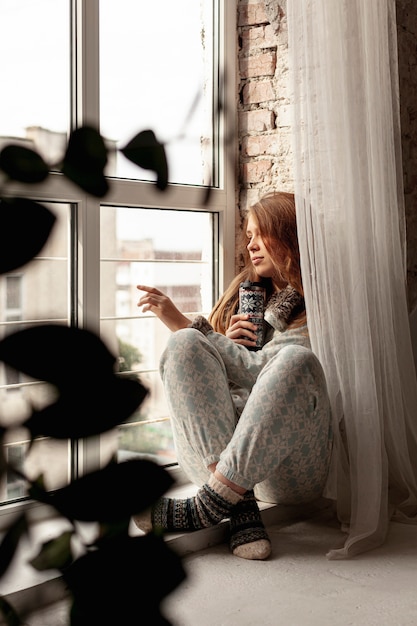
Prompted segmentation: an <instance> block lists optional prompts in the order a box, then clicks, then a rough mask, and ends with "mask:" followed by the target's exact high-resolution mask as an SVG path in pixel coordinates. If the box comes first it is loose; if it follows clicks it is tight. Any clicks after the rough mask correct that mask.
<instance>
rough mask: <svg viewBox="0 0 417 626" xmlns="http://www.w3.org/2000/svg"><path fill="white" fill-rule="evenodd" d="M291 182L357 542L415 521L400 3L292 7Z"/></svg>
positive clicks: (349, 548) (334, 492)
mask: <svg viewBox="0 0 417 626" xmlns="http://www.w3.org/2000/svg"><path fill="white" fill-rule="evenodd" d="M287 11H288V15H287V18H288V35H289V59H290V74H291V77H292V81H293V82H292V84H291V91H292V92H293V109H294V119H293V138H294V146H293V148H294V173H295V175H294V178H295V194H296V203H297V221H298V233H299V240H300V251H301V266H302V274H303V282H304V289H305V299H306V307H307V315H308V321H309V328H310V334H311V341H312V347H313V350H314V351H315V352H316V354H317V356H318V357H319V358H320V360H321V362H322V364H323V367H324V369H325V372H326V376H327V380H328V385H329V392H330V397H331V403H332V409H333V420H334V432H335V448H334V455H333V466H332V470H331V472H330V476H329V481H328V486H327V491H326V494H325V495H327V496H328V497H330V498H332V499H334V500H335V501H336V504H337V512H338V517H339V520H340V521H341V523H342V525H343V528H344V530H346V540H345V541H344V544H343V545H341V546H334V547H332V548H331V549H330V551H329V553H328V554H327V557H328V558H330V559H341V558H348V557H351V556H354V555H355V554H358V553H361V552H364V551H366V550H369V549H371V548H374V547H376V546H378V545H381V544H382V543H383V542H384V540H385V538H386V535H387V532H388V529H389V522H390V520H391V519H395V520H401V521H404V522H410V523H417V379H416V370H415V365H414V359H413V352H412V345H411V337H410V326H409V318H408V308H407V293H406V263H405V260H406V257H405V212H404V199H403V187H402V182H403V181H402V168H401V129H400V122H399V91H398V68H397V40H396V16H395V1H394V0H378V1H376V0H369V1H366V2H364V1H363V0H332V1H331V2H329V0H290V1H289V2H288V3H287Z"/></svg>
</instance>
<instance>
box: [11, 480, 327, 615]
mask: <svg viewBox="0 0 417 626" xmlns="http://www.w3.org/2000/svg"><path fill="white" fill-rule="evenodd" d="M175 476H176V485H177V486H176V487H175V488H173V489H171V490H170V491H169V492H168V494H169V495H175V496H177V497H188V496H190V495H193V494H194V493H195V492H196V491H197V487H196V486H195V485H191V484H189V483H185V482H183V481H182V479H181V477H179V476H178V474H175ZM177 478H178V480H177ZM258 504H259V508H260V510H261V514H262V519H263V522H264V524H265V526H271V525H272V524H277V523H279V522H282V521H285V520H290V519H296V518H299V517H300V515H302V516H303V517H304V516H309V515H311V514H312V513H314V512H317V506H316V505H312V506H311V507H310V506H303V507H302V508H300V507H286V506H281V505H275V504H268V503H263V502H259V503H258ZM323 506H327V505H326V504H324V505H323ZM319 508H322V506H321V505H319ZM66 528H69V525H68V522H66V521H65V520H63V519H49V520H44V521H40V522H36V523H34V524H33V526H32V527H31V538H30V544H29V541H28V540H27V539H23V540H21V542H20V544H19V547H18V551H17V554H16V555H15V558H14V560H13V563H12V565H11V566H10V567H9V569H8V571H7V573H6V574H5V576H4V577H3V579H2V580H1V581H0V595H1V596H4V597H5V599H6V600H7V601H9V602H10V603H11V604H12V606H13V607H15V609H16V610H17V611H20V610H21V609H22V608H23V607H25V606H31V607H33V606H36V607H42V606H46V605H48V604H51V603H53V602H57V601H59V600H61V599H62V598H64V597H65V596H66V595H67V590H66V588H65V585H64V583H63V582H62V580H61V577H60V574H59V572H56V573H53V572H51V571H46V572H39V571H37V570H35V569H34V568H33V567H32V566H31V565H30V563H29V562H30V560H31V559H32V558H33V557H34V556H35V555H36V554H37V552H38V550H39V547H40V546H41V545H42V543H44V542H45V541H48V540H50V539H52V538H53V537H56V536H57V535H58V534H59V533H60V532H62V531H63V530H65V529H66ZM84 532H85V537H86V538H88V537H89V534H90V536H91V538H93V537H94V536H95V525H86V526H85V529H83V535H84ZM129 532H130V534H131V535H132V536H135V535H141V534H143V533H142V531H140V530H139V529H138V528H137V527H136V525H135V524H134V522H133V520H132V521H131V525H130V528H129ZM226 532H227V523H226V520H225V522H222V523H220V524H218V525H217V526H213V527H211V528H206V529H203V530H200V531H195V532H192V533H178V534H172V535H167V537H166V540H167V541H169V543H170V546H171V547H172V549H173V550H175V552H176V553H177V554H179V555H180V556H186V555H187V554H191V553H193V552H197V551H199V550H203V549H205V548H209V547H211V546H214V545H217V544H219V543H223V542H224V541H225V539H226ZM3 624H5V622H3V621H2V619H1V616H0V626H3Z"/></svg>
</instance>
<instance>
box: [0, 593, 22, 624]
mask: <svg viewBox="0 0 417 626" xmlns="http://www.w3.org/2000/svg"><path fill="white" fill-rule="evenodd" d="M0 614H1V615H3V617H4V620H5V621H4V623H5V624H7V626H24V624H25V622H24V621H22V619H21V618H20V617H19V615H18V614H17V612H16V610H15V609H14V607H13V606H12V605H11V604H10V603H9V602H7V600H5V598H2V597H1V596H0Z"/></svg>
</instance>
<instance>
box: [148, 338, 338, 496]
mask: <svg viewBox="0 0 417 626" xmlns="http://www.w3.org/2000/svg"><path fill="white" fill-rule="evenodd" d="M160 373H161V377H162V380H163V383H164V387H165V393H166V397H167V401H168V406H169V409H170V413H171V418H172V426H173V433H174V442H175V447H176V451H177V456H178V463H179V464H180V466H181V468H182V469H183V471H184V472H185V474H186V475H187V477H188V478H189V480H191V482H193V483H194V484H196V485H198V486H201V485H202V484H204V483H206V482H207V480H208V477H209V470H208V469H207V468H208V466H209V465H211V464H213V463H217V469H218V471H219V472H220V473H221V474H222V475H223V476H225V477H226V478H228V479H229V480H230V481H232V482H234V483H235V484H237V485H239V486H240V487H243V488H246V489H252V488H254V489H255V495H256V497H257V498H258V499H259V500H262V501H265V502H274V503H281V504H299V503H302V502H309V501H312V500H314V499H315V498H317V497H319V496H320V495H321V494H322V491H323V489H324V486H325V482H326V479H327V473H328V468H329V462H330V455H331V414H330V405H329V399H328V394H327V387H326V382H325V378H324V374H323V370H322V367H321V365H320V363H319V361H318V360H317V358H316V356H315V355H314V354H313V352H312V351H311V350H310V349H309V348H307V347H305V346H303V345H298V344H296V343H286V344H284V345H280V344H277V343H276V342H275V341H274V339H272V340H271V342H269V343H268V344H266V346H264V348H263V349H262V350H260V351H258V352H251V351H249V350H247V349H246V348H244V347H243V346H238V345H237V344H235V343H234V342H233V341H231V340H230V339H227V338H226V337H224V336H223V335H220V334H218V333H214V332H213V333H209V335H208V336H205V335H204V334H203V333H201V332H200V331H198V330H196V329H193V328H187V329H183V330H180V331H177V332H176V333H173V334H172V335H171V337H170V339H169V341H168V344H167V347H166V349H165V352H164V354H163V355H162V358H161V364H160ZM236 387H239V388H240V389H241V390H242V391H243V392H244V393H245V403H244V406H243V409H241V408H239V406H238V404H237V403H236V401H235V396H234V394H233V393H232V389H234V388H236Z"/></svg>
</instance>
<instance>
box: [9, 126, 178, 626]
mask: <svg viewBox="0 0 417 626" xmlns="http://www.w3.org/2000/svg"><path fill="white" fill-rule="evenodd" d="M121 152H122V153H123V154H124V156H125V157H127V158H128V159H129V160H130V161H132V162H133V163H134V164H136V165H137V166H139V167H142V168H146V169H150V170H153V171H154V172H155V173H156V186H157V188H158V189H159V190H161V191H164V190H165V189H166V187H167V184H168V165H167V160H166V155H165V149H164V146H163V145H162V144H160V143H159V142H158V141H157V139H156V137H155V135H154V133H153V131H150V130H146V131H143V132H141V133H139V134H138V135H136V136H135V137H134V138H133V139H132V140H131V141H130V142H129V143H128V144H127V145H126V146H125V147H124V148H122V149H121ZM107 160H108V152H107V148H106V145H105V142H104V140H103V138H102V137H101V135H100V133H99V132H98V131H97V130H96V129H95V128H93V127H91V126H83V127H80V128H77V129H75V130H74V131H73V132H72V133H71V134H70V136H69V139H68V143H67V147H66V150H65V154H64V155H63V159H62V163H60V164H59V165H58V167H54V169H55V170H56V169H58V170H59V171H60V172H61V173H62V174H63V175H64V176H65V177H67V178H68V179H69V180H71V181H72V182H73V183H74V184H76V185H78V186H79V187H80V188H81V189H83V190H84V191H86V192H87V193H89V194H92V195H94V196H96V197H99V198H101V197H104V196H105V195H106V194H107V193H108V191H109V182H108V180H107V178H106V177H105V175H104V169H105V166H106V163H107ZM50 170H51V168H50V167H49V166H48V165H47V163H46V162H45V161H44V159H43V158H42V157H41V156H40V155H39V154H38V153H37V152H36V151H35V150H32V149H29V148H27V147H22V146H19V145H13V144H10V145H7V146H5V147H4V148H3V149H2V150H1V152H0V175H2V178H3V179H4V180H5V182H4V184H3V186H2V188H1V189H0V223H1V227H0V250H1V253H0V273H1V274H6V273H9V272H11V271H14V270H15V269H17V268H19V267H22V266H23V265H25V264H26V263H28V262H30V261H31V259H33V257H34V256H36V255H37V254H39V252H40V251H41V250H42V248H43V246H44V245H45V243H46V241H47V240H48V238H49V236H50V234H51V232H52V229H53V227H54V222H55V216H54V215H53V213H52V212H51V211H49V210H48V208H46V207H45V206H44V205H43V204H41V203H39V202H35V201H32V200H30V199H27V198H23V197H12V196H10V195H8V194H7V183H8V181H17V182H19V183H23V184H24V183H30V184H34V183H40V182H43V181H45V180H46V179H47V177H48V176H49V174H50ZM22 224H24V225H25V226H24V228H23V227H22ZM28 346H30V350H28ZM79 354H84V355H85V357H86V358H85V359H84V364H83V363H82V362H80V360H79V359H78V355H79ZM0 360H1V361H3V362H4V363H5V364H6V365H7V366H10V367H12V368H14V369H15V370H17V371H19V372H22V373H23V374H26V375H27V376H30V377H32V378H34V379H38V380H42V381H45V382H47V383H50V384H51V385H53V386H54V388H55V389H56V398H55V399H54V401H52V403H51V404H49V405H48V406H46V407H44V408H42V409H35V408H34V409H33V410H32V413H31V415H30V416H29V417H27V418H25V419H23V420H22V422H21V424H20V425H22V426H23V427H25V428H26V429H27V431H28V433H29V439H30V443H29V448H30V446H31V444H32V443H33V441H34V440H35V438H36V437H39V436H43V437H49V438H55V439H57V440H66V439H72V440H75V439H79V438H88V437H93V436H97V435H99V434H101V433H104V432H106V431H109V430H111V429H112V428H114V427H116V426H117V425H119V424H121V423H123V422H124V421H125V420H127V418H128V417H129V416H130V415H132V413H133V412H134V411H135V410H136V409H137V408H138V407H139V406H140V405H141V403H142V402H143V400H144V399H145V397H146V395H147V394H148V390H147V389H146V388H145V387H144V386H143V385H142V383H141V382H140V380H139V379H137V378H133V377H123V378H122V377H118V376H117V374H116V371H115V370H116V362H117V361H116V357H115V355H113V354H112V353H111V352H110V351H109V350H108V348H107V347H106V346H105V344H104V343H103V342H102V341H101V339H100V338H99V337H98V336H96V335H95V334H94V333H92V332H90V331H89V330H86V329H80V328H75V327H69V326H64V325H59V324H42V325H37V326H33V327H27V328H25V329H24V330H19V331H17V332H14V333H10V334H8V335H7V336H5V337H4V338H3V339H2V340H1V341H0ZM74 362H76V363H77V366H76V367H70V368H68V365H67V364H68V363H74ZM92 372H94V375H92ZM9 428H10V426H6V425H5V424H2V417H1V415H0V436H1V438H2V445H1V446H0V479H1V480H5V477H6V473H7V472H14V473H15V474H17V475H19V476H20V477H21V478H23V479H24V481H25V483H26V484H27V486H28V495H29V496H30V497H31V498H32V499H34V500H36V501H38V502H42V503H45V504H47V505H49V506H50V507H52V508H53V509H54V510H55V512H56V514H57V515H58V516H60V517H61V518H64V519H65V520H66V521H68V524H69V530H66V531H64V532H63V533H61V534H60V535H59V536H57V537H56V538H54V539H52V540H50V541H48V542H47V543H45V544H44V545H43V546H42V547H41V549H40V552H39V554H38V555H37V556H36V557H35V558H34V559H33V560H32V561H31V565H32V566H33V567H34V568H36V569H38V570H58V572H60V574H61V575H62V578H63V580H64V581H65V584H66V586H67V588H68V592H69V598H70V604H69V606H70V624H71V626H87V625H88V626H91V625H92V624H117V625H121V624H129V625H130V624H135V623H140V622H141V621H142V618H141V616H144V615H146V619H147V622H148V623H150V624H153V625H159V624H161V625H168V624H170V622H169V621H168V620H167V618H166V617H165V616H164V615H163V614H162V612H161V602H162V600H163V599H164V598H165V596H166V595H167V594H169V593H171V592H172V591H173V590H174V589H176V587H177V586H178V585H180V583H181V582H182V581H183V580H184V579H185V577H186V573H185V570H184V568H183V565H182V562H181V560H180V558H179V557H178V556H177V555H176V554H175V553H174V552H172V551H171V550H170V549H169V547H168V546H167V544H166V542H165V541H164V539H163V537H162V536H158V535H156V534H154V533H150V534H148V535H144V536H134V537H132V536H130V535H129V532H128V530H129V523H130V519H131V517H132V516H133V515H136V514H138V513H140V512H141V511H143V510H145V509H147V508H148V507H149V506H150V505H151V504H152V502H154V501H155V500H156V499H157V498H159V497H160V496H161V495H162V494H163V493H165V492H166V491H167V490H168V489H169V488H170V487H171V486H172V484H173V479H172V478H171V475H170V474H169V472H167V471H166V470H165V469H163V468H162V467H161V466H159V465H157V464H156V463H153V462H152V461H149V460H140V459H138V460H129V461H125V462H122V463H116V462H110V463H109V464H108V465H107V466H106V467H104V468H103V469H100V470H97V471H93V472H91V473H89V474H86V475H84V476H83V477H81V478H79V479H77V480H74V481H73V482H71V483H70V484H68V485H67V486H65V487H62V488H60V489H57V490H56V491H53V492H50V491H47V490H46V489H45V487H44V484H43V479H42V476H38V477H37V478H36V480H30V479H29V478H28V477H27V476H25V475H24V474H23V473H22V471H21V469H19V468H18V467H14V466H13V464H12V463H11V462H10V461H9V460H8V459H7V457H6V454H5V446H4V441H5V438H6V437H7V434H8V429H9ZM82 522H96V523H97V528H98V531H97V536H96V537H95V539H94V540H93V541H91V542H89V543H87V544H85V543H83V540H82V537H81V536H80V532H79V528H80V523H82ZM24 536H26V537H28V536H29V523H28V520H27V516H26V513H23V514H20V515H18V516H17V517H16V518H15V519H14V521H13V522H12V523H11V524H10V526H9V527H8V529H7V530H6V532H5V534H4V537H3V540H2V542H1V545H0V580H1V577H2V576H4V574H5V573H6V571H7V570H8V568H9V566H10V564H11V563H12V561H13V558H14V556H15V553H16V550H17V548H18V545H19V542H20V541H21V539H22V538H23V537H24ZM74 538H77V539H78V541H79V543H80V544H81V545H82V550H81V554H78V553H77V554H74V550H73V548H72V546H73V544H74V541H73V540H74ZM78 552H79V551H78ZM35 608H36V607H30V610H31V611H33V610H34V609H35ZM0 613H1V614H2V615H3V620H4V621H6V623H7V624H8V625H9V626H17V625H19V624H23V621H22V620H24V615H18V613H17V611H16V610H15V608H14V607H13V606H11V605H10V603H9V602H7V600H6V599H5V598H4V597H3V598H1V597H0Z"/></svg>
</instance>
